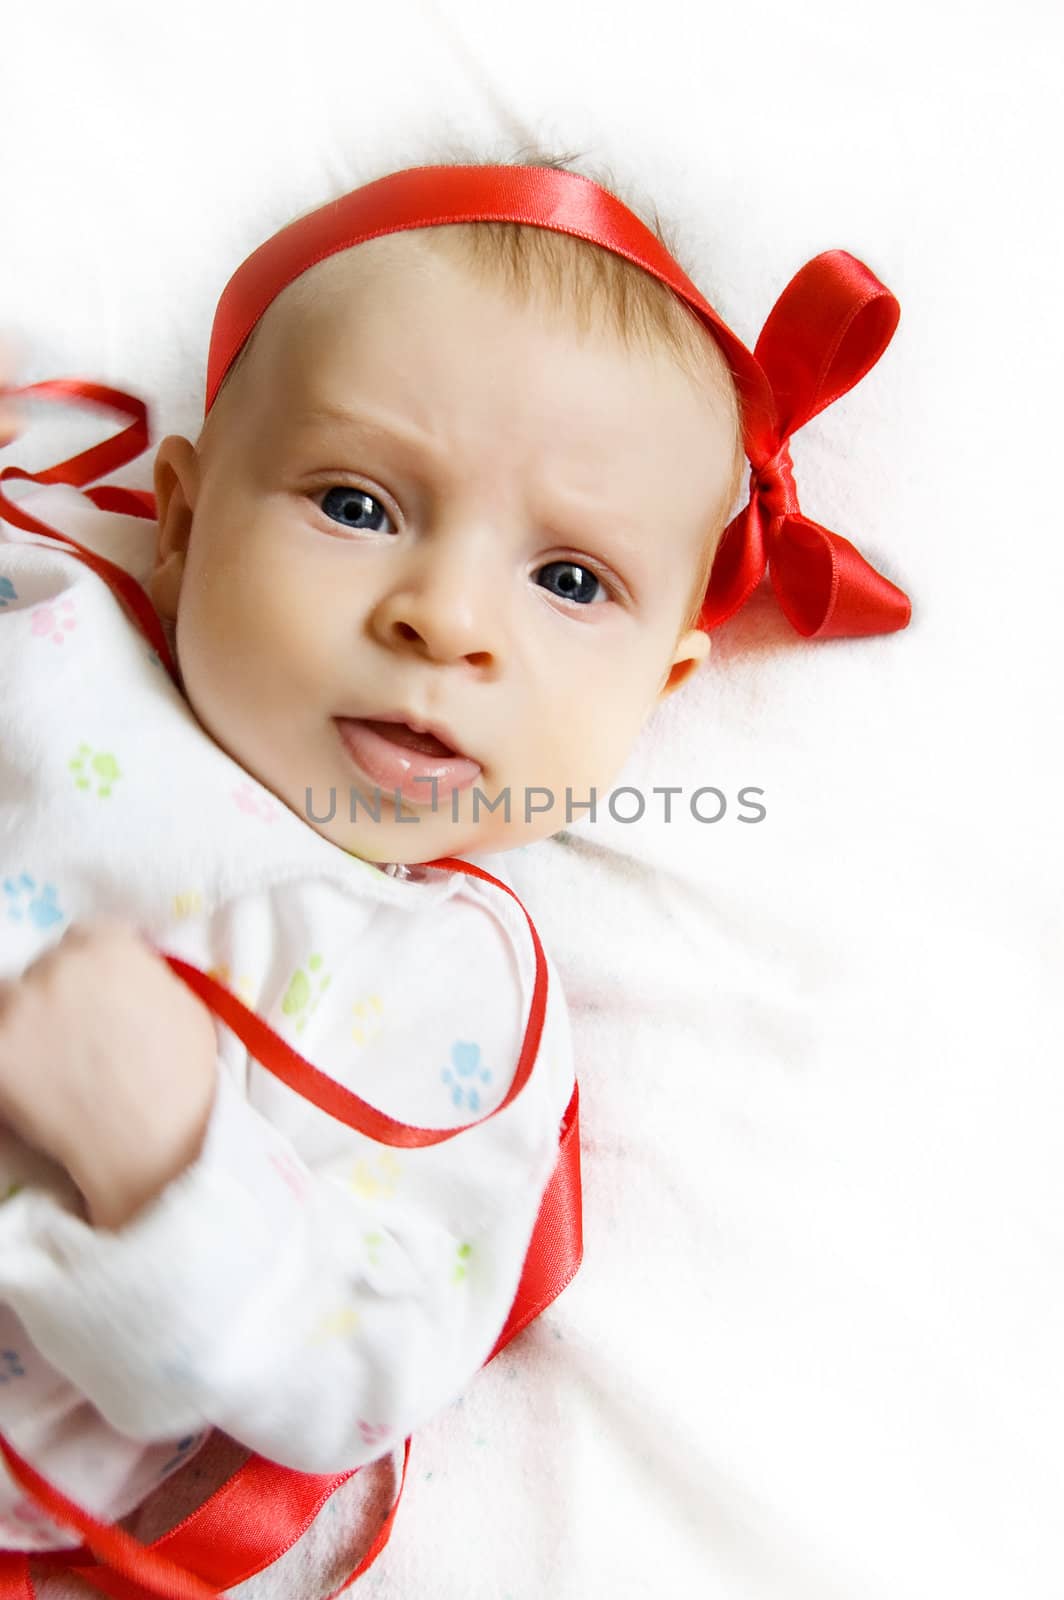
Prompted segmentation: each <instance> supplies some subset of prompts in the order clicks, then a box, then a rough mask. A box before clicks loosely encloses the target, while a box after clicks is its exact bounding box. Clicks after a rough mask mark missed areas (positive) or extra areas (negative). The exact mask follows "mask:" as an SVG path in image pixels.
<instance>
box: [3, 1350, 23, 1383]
mask: <svg viewBox="0 0 1064 1600" xmlns="http://www.w3.org/2000/svg"><path fill="white" fill-rule="evenodd" d="M25 1376H26V1369H25V1367H24V1366H23V1365H22V1357H21V1356H20V1355H19V1353H18V1351H17V1350H0V1384H2V1383H13V1382H14V1381H15V1379H16V1378H24V1377H25Z"/></svg>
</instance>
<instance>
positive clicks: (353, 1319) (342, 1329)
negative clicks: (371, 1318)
mask: <svg viewBox="0 0 1064 1600" xmlns="http://www.w3.org/2000/svg"><path fill="white" fill-rule="evenodd" d="M361 1325H362V1318H361V1317H360V1316H359V1314H358V1312H357V1311H356V1310H355V1308H354V1307H353V1306H337V1308H336V1310H335V1311H330V1312H329V1314H328V1316H326V1317H323V1318H322V1320H321V1321H320V1322H319V1323H318V1326H317V1327H316V1328H315V1330H314V1332H313V1334H312V1335H311V1339H310V1342H311V1344H327V1343H328V1342H329V1340H330V1339H343V1338H345V1337H346V1336H347V1334H349V1333H357V1332H358V1329H359V1328H360V1327H361Z"/></svg>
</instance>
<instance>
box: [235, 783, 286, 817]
mask: <svg viewBox="0 0 1064 1600" xmlns="http://www.w3.org/2000/svg"><path fill="white" fill-rule="evenodd" d="M232 798H233V800H234V801H235V802H236V804H237V805H238V806H239V807H240V809H241V811H242V812H243V813H244V815H245V816H246V817H258V819H259V821H260V822H276V821H277V819H278V818H279V817H280V815H281V808H280V806H279V805H278V804H277V802H276V800H273V799H271V798H270V796H269V795H268V794H267V793H266V791H265V790H264V789H260V788H259V786H258V784H255V783H247V782H245V783H241V784H238V785H237V787H236V788H235V789H234V790H233V791H232Z"/></svg>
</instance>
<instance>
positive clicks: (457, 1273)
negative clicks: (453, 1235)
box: [451, 1244, 473, 1283]
mask: <svg viewBox="0 0 1064 1600" xmlns="http://www.w3.org/2000/svg"><path fill="white" fill-rule="evenodd" d="M472 1254H473V1246H472V1245H471V1244H460V1245H459V1246H458V1248H457V1250H456V1251H455V1263H454V1271H453V1273H452V1274H451V1281H452V1283H461V1282H462V1280H463V1278H465V1276H466V1274H467V1273H468V1271H469V1260H470V1257H471V1256H472Z"/></svg>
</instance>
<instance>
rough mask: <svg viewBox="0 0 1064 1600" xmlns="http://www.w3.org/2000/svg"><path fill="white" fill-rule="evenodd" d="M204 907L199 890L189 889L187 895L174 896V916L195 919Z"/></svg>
mask: <svg viewBox="0 0 1064 1600" xmlns="http://www.w3.org/2000/svg"><path fill="white" fill-rule="evenodd" d="M202 907H203V896H202V895H201V894H200V892H199V890H198V889H189V890H188V892H187V893H186V894H175V895H174V916H175V917H194V916H195V915H196V913H197V912H198V911H200V910H201V909H202Z"/></svg>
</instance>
